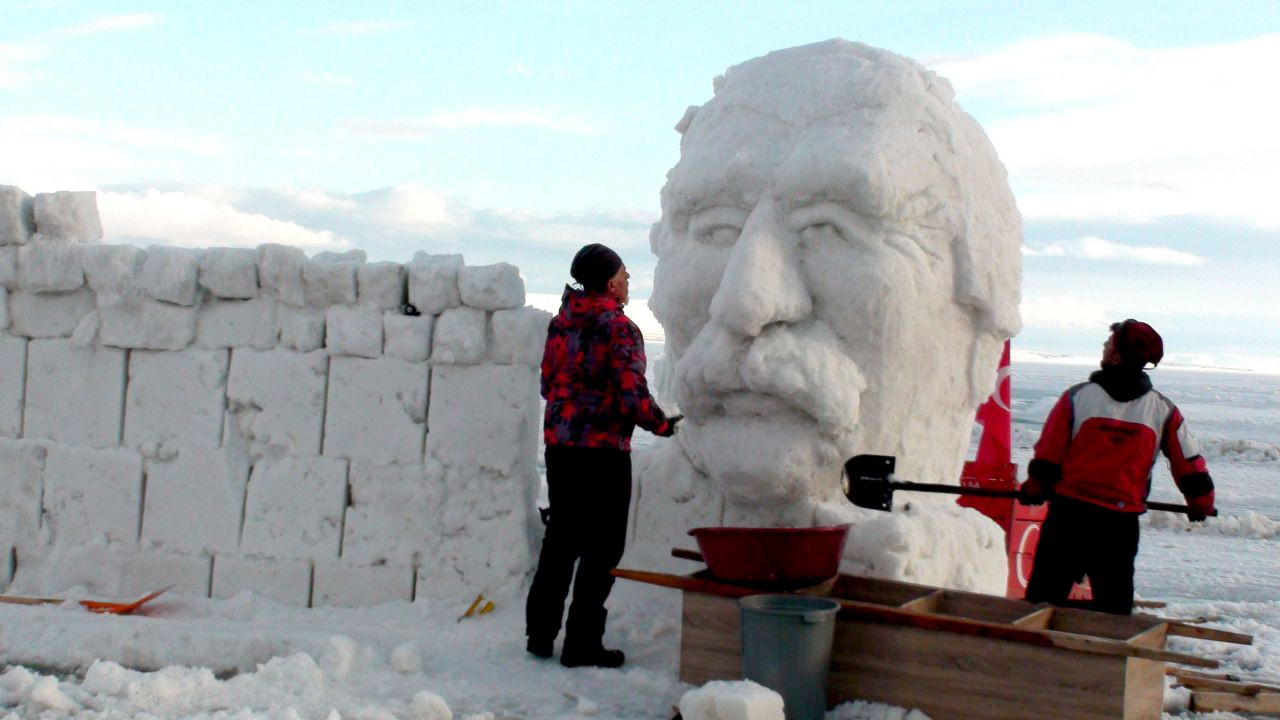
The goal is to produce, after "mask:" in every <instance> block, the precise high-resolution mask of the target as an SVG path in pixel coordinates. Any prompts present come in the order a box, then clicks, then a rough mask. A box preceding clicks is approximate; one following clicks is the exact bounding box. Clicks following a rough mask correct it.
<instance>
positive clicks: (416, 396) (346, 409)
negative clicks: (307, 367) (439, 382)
mask: <svg viewBox="0 0 1280 720" xmlns="http://www.w3.org/2000/svg"><path fill="white" fill-rule="evenodd" d="M429 374H430V371H429V369H428V367H427V365H426V364H425V363H408V362H405V361H403V360H395V359H393V358H380V359H378V360H366V359H363V358H349V357H335V358H333V359H332V360H330V362H329V401H328V403H327V405H326V409H327V410H326V413H325V421H324V452H323V454H324V455H325V456H326V457H344V458H348V459H350V460H368V461H370V462H377V463H399V464H402V465H412V464H417V463H420V462H421V460H422V446H423V439H424V438H425V436H426V430H427V427H426V422H427V390H428V386H427V383H428V378H429Z"/></svg>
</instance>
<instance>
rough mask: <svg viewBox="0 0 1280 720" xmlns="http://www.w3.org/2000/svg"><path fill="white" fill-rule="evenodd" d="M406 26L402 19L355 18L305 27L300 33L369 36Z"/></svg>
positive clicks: (313, 35)
mask: <svg viewBox="0 0 1280 720" xmlns="http://www.w3.org/2000/svg"><path fill="white" fill-rule="evenodd" d="M407 27H409V23H407V22H405V21H403V20H355V21H351V22H339V23H329V24H328V25H320V26H319V27H314V28H307V29H305V30H302V31H301V34H302V35H305V36H308V37H371V36H373V35H382V34H384V33H389V32H396V31H398V30H404V29H405V28H407Z"/></svg>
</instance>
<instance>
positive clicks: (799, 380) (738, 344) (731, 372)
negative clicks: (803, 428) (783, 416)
mask: <svg viewBox="0 0 1280 720" xmlns="http://www.w3.org/2000/svg"><path fill="white" fill-rule="evenodd" d="M865 387H866V381H865V379H864V378H863V376H862V373H861V371H859V369H858V366H857V364H855V363H854V362H853V360H852V359H850V357H849V356H848V354H847V353H846V351H845V349H844V345H843V341H841V340H840V338H839V337H838V336H837V335H836V334H835V332H833V331H832V330H831V328H830V327H828V326H827V325H826V324H824V323H820V322H815V321H808V322H803V323H798V324H775V325H770V326H768V327H766V328H765V329H764V330H763V331H762V332H761V333H760V334H759V336H757V337H755V338H748V337H745V336H742V335H737V334H734V333H732V332H730V331H728V330H726V329H725V328H724V327H723V326H721V325H719V324H717V323H715V322H712V323H709V324H707V325H706V326H705V327H703V328H702V330H701V331H700V332H699V333H698V335H697V336H696V337H695V338H694V339H693V342H692V343H691V345H690V346H689V348H688V350H687V351H686V352H685V353H684V355H683V356H682V357H681V358H680V361H679V363H678V364H677V365H676V368H675V394H676V400H677V402H679V403H680V406H681V407H682V408H683V409H684V410H685V413H686V414H687V415H688V416H689V419H690V420H691V421H693V422H703V421H706V420H709V419H712V418H715V417H718V416H726V415H734V416H741V415H757V416H762V417H764V418H766V419H767V418H768V417H769V416H770V415H772V414H775V413H776V412H778V411H779V410H786V411H792V412H796V413H799V414H801V415H803V416H805V417H808V418H812V420H813V421H814V422H816V423H817V425H818V428H819V430H821V431H822V432H823V433H825V434H828V435H838V434H841V433H844V432H848V431H850V430H852V429H853V428H854V426H855V425H856V424H857V422H858V417H859V401H860V398H861V395H862V391H863V390H864V389H865Z"/></svg>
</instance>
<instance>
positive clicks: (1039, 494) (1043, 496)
mask: <svg viewBox="0 0 1280 720" xmlns="http://www.w3.org/2000/svg"><path fill="white" fill-rule="evenodd" d="M1051 494H1053V491H1052V489H1051V487H1046V486H1045V485H1044V484H1043V483H1041V482H1040V481H1039V480H1037V479H1035V478H1033V477H1029V478H1027V481H1026V482H1024V483H1022V487H1020V488H1018V502H1020V503H1022V504H1023V505H1040V504H1042V503H1043V502H1044V501H1045V500H1048V499H1049V496H1050V495H1051Z"/></svg>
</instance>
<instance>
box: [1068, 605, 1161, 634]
mask: <svg viewBox="0 0 1280 720" xmlns="http://www.w3.org/2000/svg"><path fill="white" fill-rule="evenodd" d="M1164 624H1165V621H1164V620H1161V619H1159V618H1150V617H1139V616H1135V615H1113V614H1111V613H1102V612H1097V611H1096V610H1082V609H1080V608H1073V607H1059V608H1058V611H1057V612H1055V613H1054V614H1053V622H1052V623H1050V625H1049V628H1050V629H1051V630H1060V631H1062V632H1069V633H1075V634H1076V635H1092V636H1095V637H1106V638H1112V639H1113V640H1128V639H1129V638H1131V637H1134V636H1135V635H1139V634H1141V633H1144V632H1146V631H1147V630H1150V629H1151V628H1153V627H1157V626H1162V625H1164Z"/></svg>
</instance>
